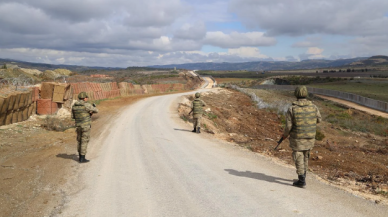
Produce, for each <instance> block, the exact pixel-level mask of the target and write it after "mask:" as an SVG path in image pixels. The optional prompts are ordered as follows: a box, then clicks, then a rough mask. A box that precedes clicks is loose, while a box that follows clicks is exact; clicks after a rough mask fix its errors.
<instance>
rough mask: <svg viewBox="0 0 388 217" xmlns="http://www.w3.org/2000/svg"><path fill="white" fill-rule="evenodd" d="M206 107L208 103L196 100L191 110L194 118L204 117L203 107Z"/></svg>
mask: <svg viewBox="0 0 388 217" xmlns="http://www.w3.org/2000/svg"><path fill="white" fill-rule="evenodd" d="M205 106H206V103H205V102H204V101H203V100H201V99H199V98H197V99H194V100H193V102H192V103H191V110H192V111H193V117H194V118H199V117H202V114H203V109H202V107H205Z"/></svg>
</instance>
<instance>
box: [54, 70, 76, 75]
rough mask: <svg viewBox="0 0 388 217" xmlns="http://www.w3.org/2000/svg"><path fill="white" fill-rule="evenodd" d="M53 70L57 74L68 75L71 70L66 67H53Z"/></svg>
mask: <svg viewBox="0 0 388 217" xmlns="http://www.w3.org/2000/svg"><path fill="white" fill-rule="evenodd" d="M54 72H55V73H56V74H58V75H65V76H70V75H71V74H72V72H71V71H70V70H67V69H55V70H54Z"/></svg>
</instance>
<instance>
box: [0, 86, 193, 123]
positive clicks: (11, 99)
mask: <svg viewBox="0 0 388 217" xmlns="http://www.w3.org/2000/svg"><path fill="white" fill-rule="evenodd" d="M182 90H187V87H186V85H185V84H180V83H175V84H150V85H134V84H132V83H127V82H121V83H118V84H117V83H116V82H110V83H93V82H82V83H70V84H68V83H55V82H43V83H42V84H41V86H40V88H39V87H23V88H19V90H14V89H10V88H2V89H0V126H2V125H8V124H13V123H17V122H21V121H25V120H27V119H28V118H29V117H30V116H31V115H33V114H38V115H54V114H56V113H57V112H58V110H59V109H61V108H63V107H64V108H67V109H70V108H71V106H72V103H73V100H76V99H78V94H79V93H81V92H86V93H87V94H88V96H89V99H90V100H92V101H95V100H102V99H110V98H116V97H121V96H130V95H142V94H156V93H167V92H172V91H182Z"/></svg>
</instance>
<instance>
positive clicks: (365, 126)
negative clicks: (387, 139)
mask: <svg viewBox="0 0 388 217" xmlns="http://www.w3.org/2000/svg"><path fill="white" fill-rule="evenodd" d="M325 121H327V122H329V123H331V124H335V125H338V126H340V127H342V128H345V129H350V130H352V131H359V132H364V133H373V134H376V135H379V136H387V135H388V127H387V124H388V120H387V119H385V118H382V117H380V116H377V117H373V116H372V117H370V118H359V117H354V116H352V115H350V114H349V113H347V112H346V111H343V112H338V113H331V114H329V115H328V116H327V117H326V119H325Z"/></svg>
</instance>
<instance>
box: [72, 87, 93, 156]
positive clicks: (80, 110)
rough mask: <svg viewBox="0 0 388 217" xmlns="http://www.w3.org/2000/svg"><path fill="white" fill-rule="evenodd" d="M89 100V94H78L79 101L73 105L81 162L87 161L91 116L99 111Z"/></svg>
mask: <svg viewBox="0 0 388 217" xmlns="http://www.w3.org/2000/svg"><path fill="white" fill-rule="evenodd" d="M87 101H88V95H87V94H86V93H85V92H81V93H80V94H78V101H77V102H76V103H75V104H74V105H73V108H72V117H73V118H74V119H75V126H76V128H77V141H78V153H79V162H80V163H87V162H89V160H86V159H85V155H86V149H87V147H88V143H89V139H90V128H91V117H92V115H93V113H97V112H98V109H97V108H96V107H95V105H91V104H90V103H88V102H87Z"/></svg>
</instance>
